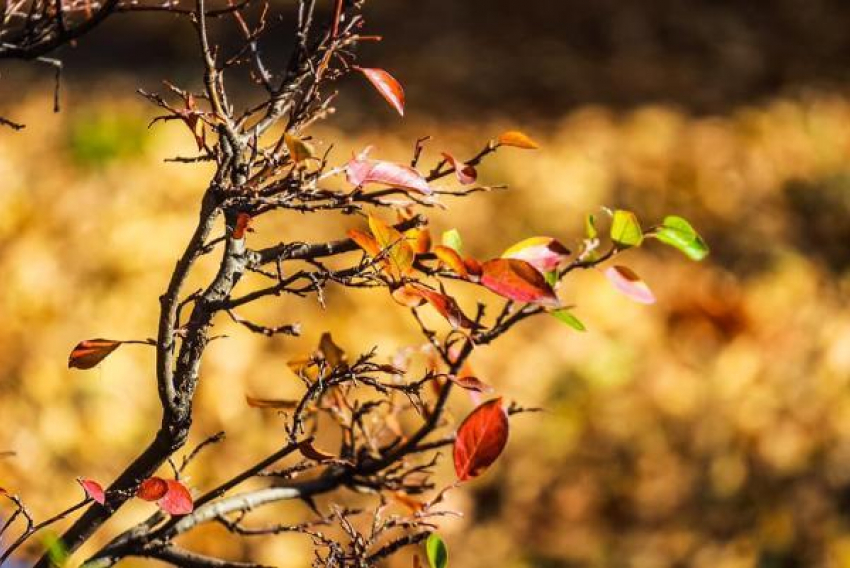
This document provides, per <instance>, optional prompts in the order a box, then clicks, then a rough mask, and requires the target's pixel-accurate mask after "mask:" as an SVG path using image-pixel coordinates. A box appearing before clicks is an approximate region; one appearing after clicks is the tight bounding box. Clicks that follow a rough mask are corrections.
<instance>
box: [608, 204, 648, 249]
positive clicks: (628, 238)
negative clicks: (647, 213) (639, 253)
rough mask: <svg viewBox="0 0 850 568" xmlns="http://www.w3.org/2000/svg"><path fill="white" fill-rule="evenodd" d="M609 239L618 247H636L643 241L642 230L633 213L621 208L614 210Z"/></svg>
mask: <svg viewBox="0 0 850 568" xmlns="http://www.w3.org/2000/svg"><path fill="white" fill-rule="evenodd" d="M611 240H612V241H614V242H615V243H616V244H617V246H619V247H620V248H629V247H636V246H639V245H640V244H641V242H643V230H642V229H641V228H640V223H639V222H638V219H637V217H636V216H635V214H634V213H632V212H631V211H623V210H622V209H618V210H617V211H614V219H613V220H612V221H611Z"/></svg>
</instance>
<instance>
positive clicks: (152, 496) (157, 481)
mask: <svg viewBox="0 0 850 568" xmlns="http://www.w3.org/2000/svg"><path fill="white" fill-rule="evenodd" d="M166 493H168V482H167V481H165V480H164V479H163V478H161V477H149V478H147V479H145V480H144V481H142V482H141V483H140V484H139V487H138V488H137V489H136V497H138V498H139V499H142V500H144V501H159V500H160V499H162V498H163V497H165V494H166Z"/></svg>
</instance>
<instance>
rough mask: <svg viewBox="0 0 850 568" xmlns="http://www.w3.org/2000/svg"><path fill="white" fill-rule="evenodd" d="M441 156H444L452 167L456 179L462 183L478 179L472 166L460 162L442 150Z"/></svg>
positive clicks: (470, 182) (465, 183)
mask: <svg viewBox="0 0 850 568" xmlns="http://www.w3.org/2000/svg"><path fill="white" fill-rule="evenodd" d="M443 158H445V159H446V161H447V162H448V163H449V165H450V166H451V167H453V168H454V170H455V176H456V177H457V181H459V182H460V183H461V184H462V185H469V184H472V183H475V180H477V179H478V172H477V171H476V170H475V167H474V166H470V165H469V164H466V163H464V162H461V161H460V160H457V159H455V157H454V156H452V155H451V154H448V153H446V152H443Z"/></svg>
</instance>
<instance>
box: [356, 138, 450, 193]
mask: <svg viewBox="0 0 850 568" xmlns="http://www.w3.org/2000/svg"><path fill="white" fill-rule="evenodd" d="M368 151H369V149H368V148H367V149H366V150H364V151H363V152H361V153H360V155H359V156H357V157H355V158H352V159H351V160H350V161H349V162H348V164H347V165H346V166H345V176H346V179H347V180H348V183H350V184H351V185H353V186H355V187H361V186H364V185H366V184H369V183H376V184H381V185H388V186H390V187H399V188H402V189H410V190H414V191H418V192H419V193H423V194H425V195H430V194H431V193H433V190H432V189H431V187H430V186H429V185H428V182H427V181H426V180H425V178H424V177H422V174H420V173H419V172H418V171H416V170H415V169H414V168H411V167H410V166H404V165H401V164H396V163H393V162H386V161H383V160H370V159H367V158H366V154H368Z"/></svg>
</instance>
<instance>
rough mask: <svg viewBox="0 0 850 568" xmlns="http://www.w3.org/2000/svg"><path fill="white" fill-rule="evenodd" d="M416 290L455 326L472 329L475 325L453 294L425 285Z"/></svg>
mask: <svg viewBox="0 0 850 568" xmlns="http://www.w3.org/2000/svg"><path fill="white" fill-rule="evenodd" d="M416 290H417V292H418V293H419V294H420V295H421V296H422V297H423V298H425V300H426V301H427V302H428V303H429V304H431V305H432V306H434V309H436V310H437V311H438V312H440V315H442V316H443V317H444V318H446V320H448V322H449V324H451V326H452V327H453V328H455V329H457V328H459V327H463V328H466V329H472V328H473V327H475V322H473V321H472V320H471V319H469V318H468V317H466V314H464V313H463V310H461V309H460V306H459V305H458V304H457V302H456V301H455V299H454V298H452V297H451V296H447V295H446V294H441V293H440V292H435V291H434V290H431V289H430V288H425V287H424V286H417V287H416Z"/></svg>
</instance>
